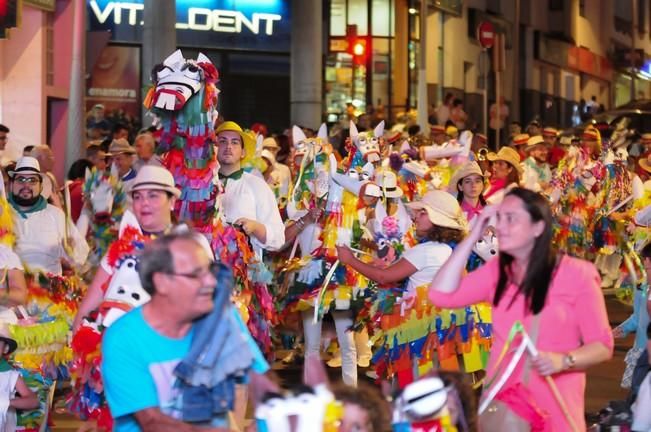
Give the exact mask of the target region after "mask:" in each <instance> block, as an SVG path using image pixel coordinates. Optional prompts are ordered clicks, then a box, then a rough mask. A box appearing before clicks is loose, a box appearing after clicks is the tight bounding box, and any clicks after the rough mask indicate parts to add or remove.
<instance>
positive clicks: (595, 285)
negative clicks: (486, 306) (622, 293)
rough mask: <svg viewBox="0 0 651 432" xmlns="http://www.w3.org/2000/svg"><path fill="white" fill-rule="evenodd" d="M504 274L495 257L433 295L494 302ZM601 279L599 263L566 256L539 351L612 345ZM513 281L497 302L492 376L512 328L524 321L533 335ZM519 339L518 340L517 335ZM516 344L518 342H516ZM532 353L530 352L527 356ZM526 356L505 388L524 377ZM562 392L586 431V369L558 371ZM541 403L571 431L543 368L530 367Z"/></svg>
mask: <svg viewBox="0 0 651 432" xmlns="http://www.w3.org/2000/svg"><path fill="white" fill-rule="evenodd" d="M498 278H499V259H498V258H494V259H492V260H491V261H489V262H488V263H486V264H485V265H484V266H482V267H480V268H479V269H477V270H475V271H473V272H472V273H470V274H468V275H467V276H465V277H464V278H463V279H462V281H461V285H460V287H459V288H458V289H457V291H455V292H454V293H451V294H445V293H441V292H439V291H436V290H433V289H431V290H430V294H429V295H430V300H431V301H432V303H434V304H435V305H436V306H439V307H444V308H457V307H462V306H466V305H469V304H474V303H479V302H489V303H492V302H493V297H494V295H495V290H496V287H497V280H498ZM600 286H601V280H600V277H599V274H598V273H597V270H596V268H595V267H594V265H593V264H592V263H590V262H588V261H584V260H580V259H577V258H572V257H569V256H564V257H563V258H562V260H561V262H560V264H559V266H558V269H557V271H556V275H555V277H554V279H553V281H552V282H551V285H550V288H549V291H548V293H547V299H546V302H545V307H544V308H543V310H542V311H541V316H540V320H539V327H538V338H537V341H536V348H538V350H540V351H551V352H557V353H567V352H569V351H572V350H575V349H577V348H579V347H580V346H581V345H584V344H589V343H592V342H601V343H602V344H604V345H605V346H606V347H608V348H609V349H610V350H611V352H612V350H613V345H614V341H613V336H612V332H611V330H610V324H609V323H608V316H607V313H606V304H605V302H604V298H603V294H602V293H601V289H600ZM516 289H517V288H516V287H515V285H513V284H511V285H509V286H508V287H507V290H506V291H505V293H504V294H503V296H502V299H501V300H500V303H499V305H497V306H493V347H492V349H491V353H490V359H489V362H488V368H487V381H488V379H490V378H491V377H492V376H493V375H494V374H495V370H494V369H495V362H496V361H497V358H498V357H499V354H500V353H501V351H502V349H503V347H504V344H505V343H506V342H507V338H508V335H509V332H510V330H511V327H512V326H513V323H514V322H515V321H518V320H519V321H521V322H522V323H523V324H524V327H525V328H526V329H527V333H529V334H530V335H531V326H532V320H533V315H532V314H531V312H529V311H528V310H525V301H524V296H522V295H518V296H517V297H516V298H515V301H514V302H513V304H512V305H511V307H509V304H510V303H511V300H513V297H514V295H515V294H516V293H517V291H516ZM516 342H518V339H516ZM511 346H512V347H513V349H512V350H511V351H510V353H511V352H512V351H513V350H514V349H515V348H516V347H517V346H518V344H517V343H512V344H511ZM510 353H509V354H507V355H506V357H505V359H504V360H502V364H501V365H500V370H503V369H504V367H505V366H506V364H508V362H509V360H510V358H511V356H510ZM526 356H527V354H525V357H524V358H526ZM524 363H525V361H524V360H523V359H522V360H521V361H520V362H519V364H518V367H517V368H516V369H515V371H514V372H513V374H512V375H511V377H510V378H509V380H508V381H507V383H506V385H505V387H504V388H506V387H508V386H509V385H512V384H514V383H516V382H519V381H521V380H522V375H523V365H524ZM553 379H554V381H555V383H556V386H557V387H558V390H559V392H560V393H561V394H562V395H563V397H564V399H565V403H566V404H567V406H568V409H569V411H570V413H571V415H572V416H573V417H574V422H575V424H576V426H577V427H578V428H579V430H585V419H584V417H583V416H584V393H585V372H584V371H581V370H572V371H566V372H562V373H559V374H556V375H554V376H553ZM527 386H528V388H529V389H530V391H531V393H532V395H533V397H534V398H535V400H536V402H537V403H538V406H539V407H540V408H541V409H543V410H546V411H547V412H548V413H549V414H550V417H549V421H550V422H551V425H552V428H551V430H553V431H568V430H570V428H569V425H568V424H567V421H566V420H565V417H564V416H563V413H562V411H561V408H560V407H559V406H558V403H557V402H556V400H555V399H554V397H553V395H552V392H551V390H550V388H549V386H548V384H547V382H546V381H545V380H544V377H542V376H540V375H538V372H537V371H536V370H535V369H533V368H531V370H530V372H529V381H528V384H527Z"/></svg>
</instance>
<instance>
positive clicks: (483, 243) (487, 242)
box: [472, 230, 499, 262]
mask: <svg viewBox="0 0 651 432" xmlns="http://www.w3.org/2000/svg"><path fill="white" fill-rule="evenodd" d="M472 250H473V252H475V253H476V254H477V255H479V258H481V259H482V260H483V261H484V262H486V261H488V260H490V259H491V258H493V257H494V256H497V253H498V252H499V245H498V243H497V237H496V236H495V233H494V232H493V231H492V230H488V231H486V233H484V236H483V237H481V238H480V239H479V240H477V242H476V243H475V246H473V248H472Z"/></svg>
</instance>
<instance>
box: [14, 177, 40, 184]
mask: <svg viewBox="0 0 651 432" xmlns="http://www.w3.org/2000/svg"><path fill="white" fill-rule="evenodd" d="M14 181H15V182H16V183H22V184H30V185H35V184H37V183H40V182H41V179H40V178H39V177H16V178H14Z"/></svg>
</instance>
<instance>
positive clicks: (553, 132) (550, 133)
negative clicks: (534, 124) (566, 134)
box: [542, 126, 558, 138]
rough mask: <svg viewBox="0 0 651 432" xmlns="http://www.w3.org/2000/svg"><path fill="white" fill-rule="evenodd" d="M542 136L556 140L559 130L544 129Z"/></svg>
mask: <svg viewBox="0 0 651 432" xmlns="http://www.w3.org/2000/svg"><path fill="white" fill-rule="evenodd" d="M542 134H543V136H544V137H552V138H556V137H557V136H558V130H557V129H556V128H553V127H549V126H548V127H546V128H545V129H543V132H542Z"/></svg>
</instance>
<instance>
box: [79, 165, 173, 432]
mask: <svg viewBox="0 0 651 432" xmlns="http://www.w3.org/2000/svg"><path fill="white" fill-rule="evenodd" d="M180 194H181V191H179V190H178V189H177V188H176V187H175V185H174V178H173V177H172V174H171V173H170V172H169V171H167V170H166V169H165V168H162V167H158V166H154V165H146V166H144V167H142V168H141V170H140V172H139V173H138V175H137V176H136V177H135V179H134V182H133V185H132V187H131V196H132V200H133V205H132V209H133V215H135V222H134V225H136V226H127V227H126V228H123V229H122V230H121V235H120V237H119V238H118V239H117V240H115V241H114V242H113V243H112V244H111V245H110V246H109V248H108V251H107V253H106V255H105V256H104V257H103V258H102V260H101V261H100V265H99V267H98V269H97V273H96V274H95V277H94V279H93V281H92V282H91V284H90V286H89V287H88V291H87V292H86V295H85V296H84V298H83V300H82V302H81V304H80V306H79V311H78V312H77V315H76V316H75V319H74V322H73V332H74V333H75V334H74V337H73V341H72V346H73V349H74V353H75V361H74V363H73V368H72V369H73V370H72V375H73V377H74V378H75V379H74V380H73V391H72V393H71V394H70V396H69V397H68V406H69V407H70V410H71V411H72V412H73V413H75V414H76V415H78V416H79V417H80V418H82V419H84V420H87V419H92V420H96V421H97V422H98V425H99V426H100V427H103V428H106V429H110V427H111V424H112V420H111V416H110V413H109V412H108V410H107V406H106V400H105V396H104V393H103V384H102V374H101V371H100V364H99V360H100V359H99V358H98V355H99V343H100V338H101V335H102V333H103V330H104V329H105V328H107V327H109V325H110V324H111V323H112V321H114V320H115V319H116V318H115V317H113V315H114V312H112V311H111V308H112V307H115V308H119V310H122V311H124V310H128V308H130V307H133V306H134V304H140V303H142V302H145V301H146V300H147V299H148V296H146V294H145V293H144V292H143V291H142V288H140V286H139V283H138V281H137V274H136V273H135V267H136V265H137V259H135V258H134V256H135V255H136V254H137V252H138V251H140V250H141V249H142V248H143V247H144V245H145V243H148V242H149V241H151V240H152V239H154V238H156V237H158V236H160V235H162V234H164V233H167V232H169V231H170V230H171V229H172V227H173V219H172V210H173V209H174V204H175V200H176V199H177V198H178V197H179V196H180ZM129 216H131V212H127V214H126V215H125V217H124V219H123V221H124V220H126V219H127V218H128V217H129ZM131 217H133V216H131ZM123 266H124V268H123ZM129 266H130V267H131V271H130V272H129V269H128V267H129ZM125 271H126V273H125ZM134 275H135V276H136V279H135V280H134V279H133V276H134ZM120 290H121V291H122V292H124V293H125V294H126V296H124V295H119V292H120ZM114 291H115V292H114ZM125 297H126V298H125ZM129 297H130V298H129ZM104 304H105V305H106V307H102V305H104ZM122 313H123V312H122ZM116 316H117V315H116ZM109 318H110V319H111V321H109Z"/></svg>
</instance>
